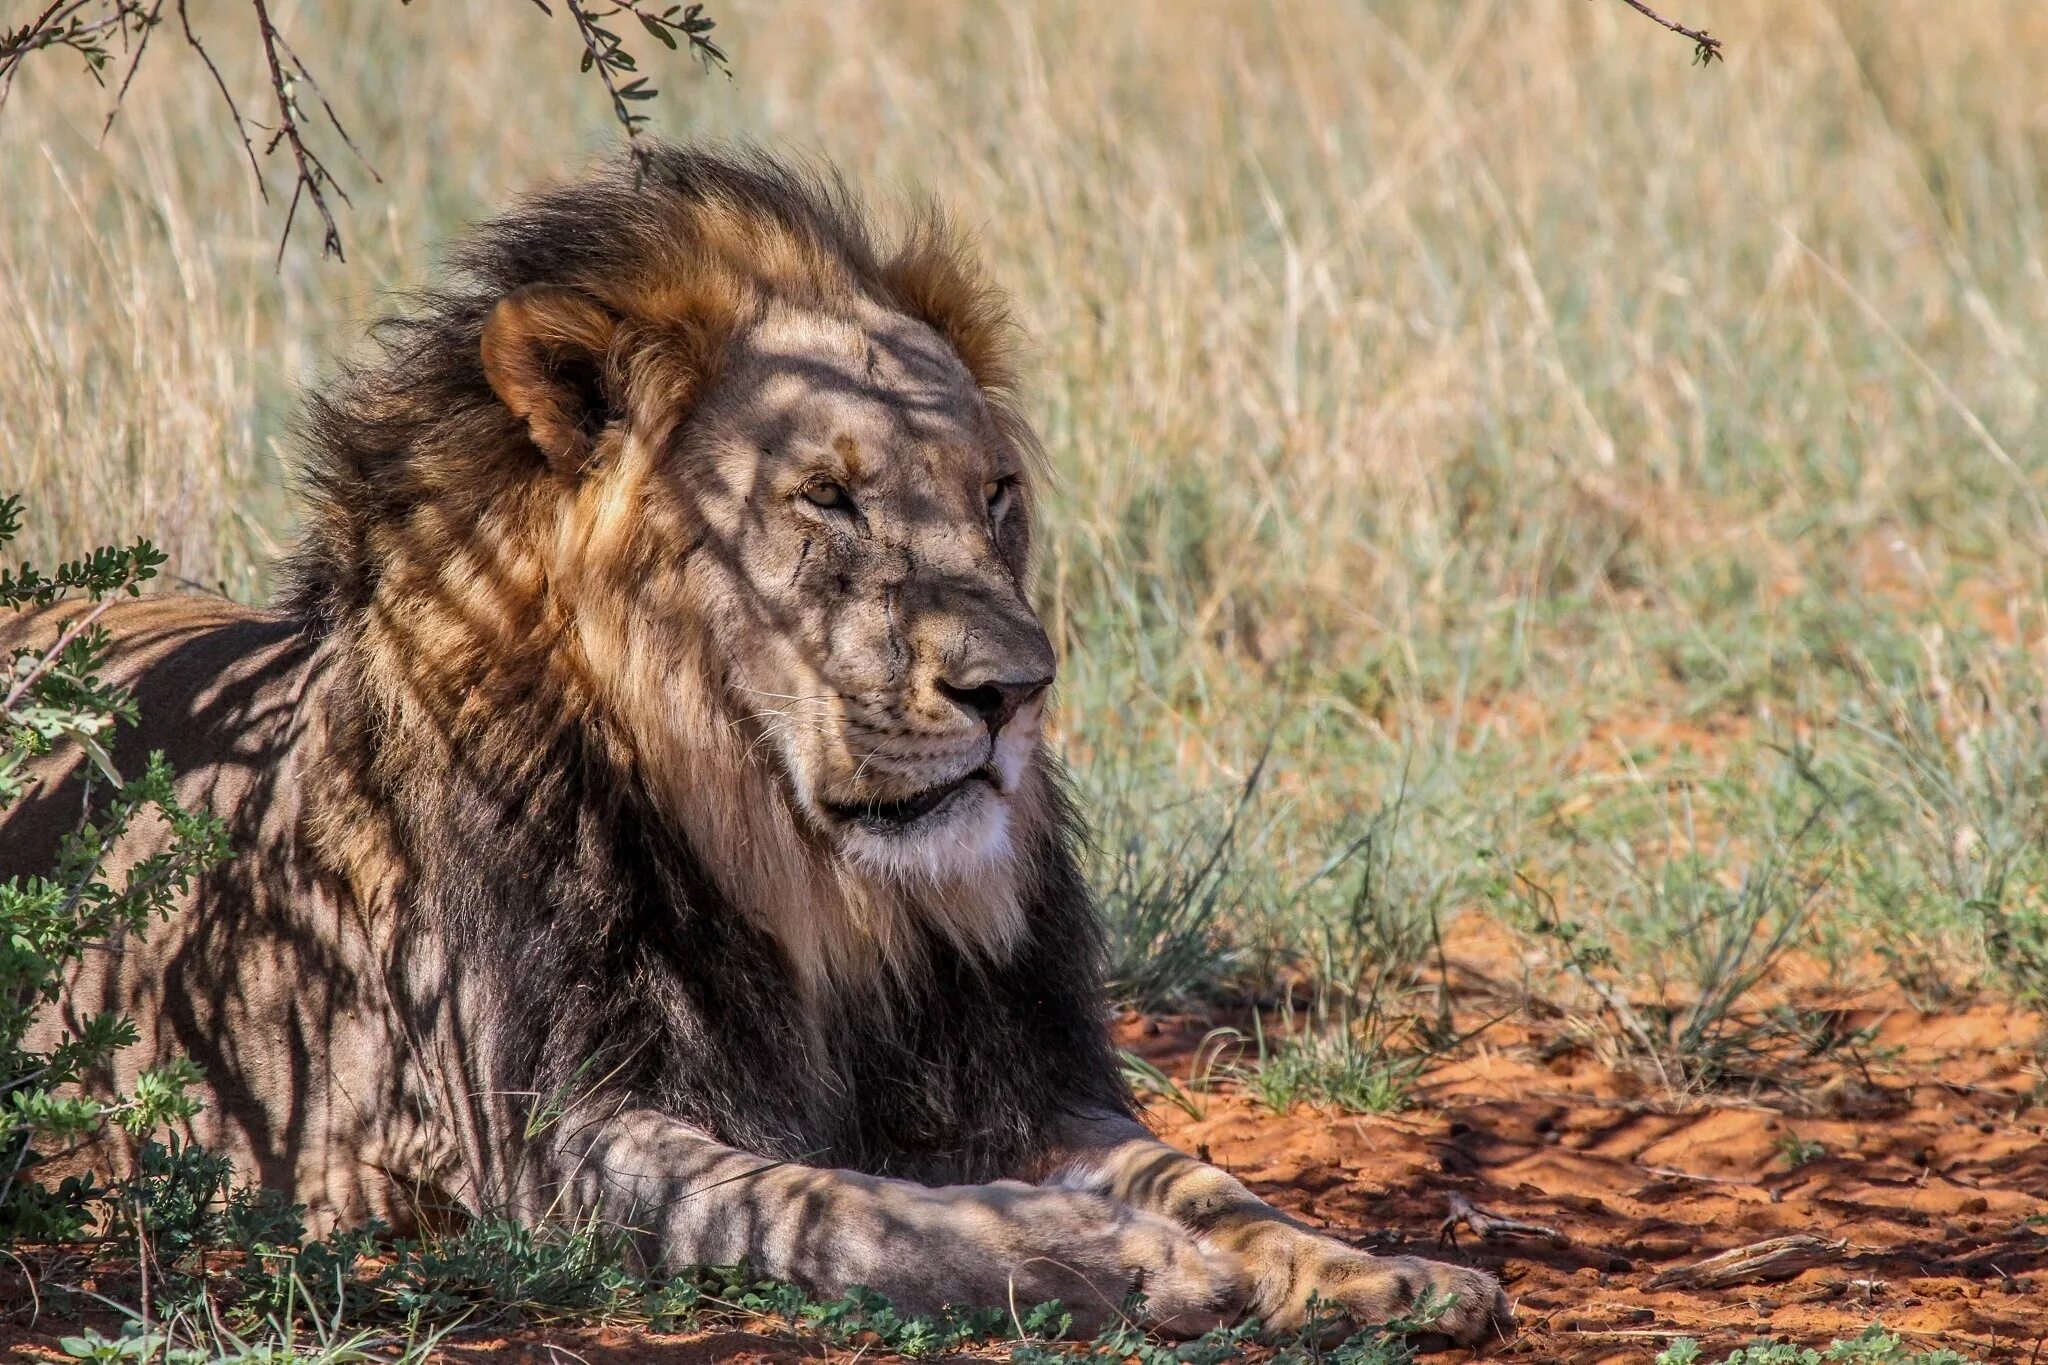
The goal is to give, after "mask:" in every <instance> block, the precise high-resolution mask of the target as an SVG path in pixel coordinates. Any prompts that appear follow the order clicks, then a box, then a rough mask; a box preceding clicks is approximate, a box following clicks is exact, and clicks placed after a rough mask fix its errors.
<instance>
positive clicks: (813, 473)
mask: <svg viewBox="0 0 2048 1365" xmlns="http://www.w3.org/2000/svg"><path fill="white" fill-rule="evenodd" d="M682 441H683V445H684V448H683V449H680V450H677V451H674V452H673V453H672V456H671V458H670V459H669V460H668V461H667V464H668V467H669V468H670V469H671V470H672V471H673V478H674V479H675V481H676V483H677V484H678V485H679V491H680V493H681V495H682V496H683V497H684V498H685V499H686V500H687V502H688V503H689V504H690V505H691V506H692V507H694V508H695V510H696V514H697V516H698V517H699V518H700V519H701V532H700V534H701V536H702V542H701V543H700V544H699V545H697V546H696V547H695V548H694V550H693V553H692V555H691V569H690V572H689V596H690V597H691V598H692V599H693V601H692V603H691V606H690V609H691V611H692V613H693V614H695V615H697V616H698V617H699V619H700V620H701V621H702V622H703V623H704V624H705V626H707V627H708V628H710V629H712V630H714V631H716V632H717V637H718V638H717V644H716V648H717V652H718V653H719V655H720V656H721V657H722V658H723V659H724V661H725V663H726V666H727V670H728V675H727V685H728V688H729V690H730V693H731V694H732V698H733V700H734V702H735V704H736V707H737V712H738V716H739V718H740V723H742V724H743V725H745V726H746V727H748V729H749V730H750V731H752V732H754V733H756V734H758V736H759V738H760V743H761V745H762V747H764V748H765V749H767V750H768V751H769V752H770V753H772V755H773V757H774V758H775V760H776V762H777V763H778V765H779V767H780V769H781V774H782V777H783V779H784V780H785V781H786V782H787V784H788V788H789V793H790V795H791V796H792V798H793V800H794V803H795V804H796V806H797V807H798V809H799V810H800V811H801V812H802V813H803V815H804V816H805V817H806V818H807V819H808V820H809V821H810V822H811V823H812V824H813V825H814V827H815V828H816V830H817V831H819V832H820V833H822V834H823V835H824V836H825V837H827V838H829V839H831V840H833V841H835V842H836V843H837V844H838V845H839V847H840V848H842V849H843V850H844V851H845V852H846V853H847V854H848V855H850V856H851V857H853V858H854V859H856V860H857V861H859V862H861V863H863V864H866V865H869V866H871V867H874V868H877V869H889V870H897V871H911V870H923V871H928V872H931V873H935V874H937V873H954V874H957V873H960V872H963V871H968V870H971V869H972V868H973V867H975V866H976V865H979V864H982V863H985V862H987V861H988V860H990V859H992V858H996V857H1000V856H1002V855H1003V854H1005V853H1006V852H1007V851H1008V849H1007V844H1008V823H1009V821H1008V816H1009V809H1010V806H1011V803H1012V802H1014V801H1017V800H1020V799H1030V798H1031V796H1032V795H1033V793H1030V792H1029V791H1028V790H1027V789H1028V788H1029V786H1030V785H1031V784H1033V783H1035V782H1037V781H1040V780H1041V777H1040V774H1039V770H1038V765H1037V764H1036V763H1035V762H1034V758H1035V756H1036V752H1037V748H1038V744H1039V718H1040V710H1041V707H1042V704H1043V700H1044V696H1045V692H1046V689H1047V688H1048V687H1050V686H1051V684H1052V681H1053V667H1054V664H1053V654H1052V648H1051V646H1050V644H1049V643H1048V641H1047V639H1046V634H1045V631H1044V629H1043V628H1042V626H1041V625H1040V623H1039V621H1038V618H1037V616H1036V614H1035V613H1034V612H1033V610H1032V608H1031V604H1030V602H1029V600H1028V598H1027V597H1026V593H1025V586H1024V584H1025V574H1026V565H1027V561H1028V555H1029V543H1030V517H1031V509H1030V499H1029V489H1028V488H1027V487H1026V485H1025V477H1026V470H1025V468H1024V465H1023V463H1022V459H1021V453H1020V452H1019V451H1018V450H1016V449H1015V448H1014V445H1013V443H1012V442H1011V441H1010V440H1009V439H1007V437H1006V435H1005V433H1004V432H1003V431H1002V429H1001V427H1000V425H999V424H998V423H997V421H996V420H995V418H994V416H993V414H992V413H991V412H990V410H989V407H988V404H987V402H986V401H985V400H984V399H983V397H982V395H981V392H980V390H979V389H978V388H977V386H976V385H975V383H974V380H973V379H972V378H971V376H970V375H969V374H968V372H967V370H966V368H965V367H964V366H963V365H962V363H961V362H960V360H959V358H958V357H957V356H956V355H955V354H954V352H953V351H952V349H951V348H950V347H949V346H947V345H946V344H945V342H944V341H942V340H941V339H940V337H939V336H938V334H937V333H935V332H934V331H932V329H931V328H929V327H927V326H925V325H923V324H922V323H918V322H915V321H913V320H911V319H908V318H906V317H903V316H901V315H900V314H890V313H887V312H884V311H882V310H879V309H875V310H872V311H870V312H868V314H867V315H866V316H862V317H859V318H855V319H844V318H828V317H823V316H819V315H816V314H808V315H807V314H803V313H798V312H793V311H784V312H778V313H775V314H771V315H770V316H769V317H768V318H767V319H765V320H764V321H762V322H760V323H759V324H757V325H756V326H754V327H753V328H751V329H750V330H749V331H748V332H747V333H745V334H744V335H742V336H741V337H739V338H736V339H735V341H734V342H733V343H732V346H731V349H730V351H729V352H728V356H727V359H726V362H725V364H724V366H723V368H722V370H721V374H720V378H719V380H718V382H717V384H716V385H715V386H714V387H713V388H712V390H711V392H710V393H709V394H708V395H707V396H706V398H705V400H704V401H703V403H702V404H701V406H700V407H699V409H698V411H697V415H696V417H695V419H694V420H693V421H692V422H691V423H690V424H689V426H688V428H687V429H686V434H685V435H684V437H683V438H682Z"/></svg>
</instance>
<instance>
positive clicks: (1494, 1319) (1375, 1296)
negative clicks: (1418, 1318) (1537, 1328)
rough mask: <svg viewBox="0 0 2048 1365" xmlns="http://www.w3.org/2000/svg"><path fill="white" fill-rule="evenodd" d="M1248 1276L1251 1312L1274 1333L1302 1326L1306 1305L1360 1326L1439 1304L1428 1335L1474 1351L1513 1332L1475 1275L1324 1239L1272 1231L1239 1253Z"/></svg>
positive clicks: (1490, 1289)
mask: <svg viewBox="0 0 2048 1365" xmlns="http://www.w3.org/2000/svg"><path fill="white" fill-rule="evenodd" d="M1241 1254H1242V1255H1243V1257H1244V1260H1245V1263H1246V1267H1247V1270H1248V1271H1249V1273H1250V1274H1251V1276H1252V1281H1253V1284H1252V1303H1253V1309H1254V1311H1255V1312H1257V1313H1258V1315H1259V1317H1260V1318H1261V1319H1262V1320H1263V1321H1264V1322H1265V1323H1266V1325H1267V1326H1268V1327H1273V1328H1277V1329H1281V1330H1286V1329H1291V1328H1297V1327H1300V1326H1301V1325H1302V1324H1304V1323H1305V1322H1307V1321H1308V1318H1309V1312H1310V1303H1311V1300H1314V1301H1315V1303H1316V1304H1317V1305H1318V1306H1319V1307H1318V1311H1321V1312H1325V1313H1329V1312H1334V1313H1337V1314H1340V1315H1342V1316H1343V1317H1345V1318H1348V1319H1349V1320H1350V1321H1351V1322H1353V1323H1355V1324H1358V1325H1360V1326H1364V1325H1367V1324H1372V1323H1384V1322H1391V1321H1393V1320H1394V1319H1396V1318H1401V1317H1406V1316H1408V1315H1409V1314H1411V1313H1412V1312H1413V1311H1414V1310H1415V1309H1416V1307H1417V1306H1418V1305H1425V1301H1426V1303H1428V1304H1436V1305H1444V1304H1446V1303H1448V1306H1447V1307H1444V1308H1443V1310H1442V1313H1441V1316H1439V1317H1437V1318H1436V1319H1435V1321H1433V1322H1431V1323H1430V1324H1429V1328H1428V1329H1429V1330H1431V1331H1436V1332H1442V1333H1443V1334H1444V1335H1446V1336H1448V1337H1450V1338H1451V1339H1452V1340H1454V1341H1456V1342H1458V1343H1459V1344H1461V1345H1465V1346H1477V1345H1480V1344H1482V1343H1484V1342H1487V1341H1491V1340H1494V1339H1495V1338H1499V1337H1506V1336H1507V1335H1509V1334H1510V1333H1511V1332H1512V1331H1513V1330H1514V1314H1513V1312H1512V1311H1511V1310H1510V1308H1509V1307H1508V1297H1507V1295H1506V1294H1504V1293H1502V1292H1501V1287H1500V1283H1499V1281H1497V1280H1495V1279H1494V1278H1493V1276H1491V1275H1488V1274H1487V1273H1486V1272H1484V1271H1481V1270H1468V1269H1466V1268H1465V1267H1463V1266H1455V1265H1445V1264H1443V1263H1442V1262H1440V1261H1425V1260H1422V1259H1420V1258H1418V1257H1414V1256H1368V1255H1366V1254H1365V1253H1364V1252H1362V1251H1358V1250H1356V1249H1354V1248H1352V1247H1348V1246H1346V1245H1344V1244H1343V1243H1342V1242H1339V1241H1336V1240H1335V1239H1333V1238H1329V1237H1319V1236H1317V1235H1315V1234H1314V1233H1308V1232H1302V1231H1300V1230H1299V1229H1296V1228H1290V1227H1285V1226H1277V1225H1276V1226H1272V1227H1268V1228H1265V1229H1261V1230H1260V1235H1258V1236H1257V1237H1255V1238H1253V1239H1251V1240H1250V1242H1249V1244H1248V1245H1246V1246H1245V1247H1243V1248H1242V1249H1241Z"/></svg>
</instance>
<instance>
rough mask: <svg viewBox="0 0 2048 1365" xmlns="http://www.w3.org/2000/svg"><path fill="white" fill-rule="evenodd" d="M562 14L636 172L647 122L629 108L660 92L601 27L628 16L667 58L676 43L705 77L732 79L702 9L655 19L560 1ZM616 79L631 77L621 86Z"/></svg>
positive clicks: (543, 5) (583, 1) (538, 3)
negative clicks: (565, 12)
mask: <svg viewBox="0 0 2048 1365" xmlns="http://www.w3.org/2000/svg"><path fill="white" fill-rule="evenodd" d="M533 3H534V5H535V7H537V8H538V9H539V10H540V12H541V13H543V14H546V15H549V16H552V15H553V14H554V11H553V10H552V9H550V8H548V0H533ZM562 6H563V8H565V9H567V10H568V11H569V17H570V19H572V20H573V21H574V22H575V24H576V34H577V36H578V37H579V38H581V39H582V40H583V63H582V69H583V70H584V71H595V72H597V77H598V80H600V81H601V82H603V84H604V91H605V94H606V95H607V96H608V97H609V98H610V99H611V102H612V117H613V118H614V119H616V120H618V124H619V127H621V128H622V129H624V130H625V133H626V141H627V145H628V146H630V147H631V148H632V152H633V162H634V164H635V165H636V166H637V167H639V168H640V169H641V170H645V169H646V166H647V149H646V147H645V145H644V144H642V143H641V141H640V128H641V125H642V124H644V123H646V122H647V115H645V114H643V113H640V112H639V111H638V110H636V109H635V108H634V107H633V106H634V105H635V104H637V103H640V102H643V101H646V100H651V99H653V98H654V97H655V95H656V94H658V93H659V92H658V91H656V90H655V88H654V87H653V86H651V85H649V84H648V83H647V78H646V77H645V76H642V75H639V74H637V73H638V72H639V69H640V67H639V63H638V62H637V61H636V60H635V59H634V57H633V54H632V53H631V52H629V51H628V50H627V49H626V45H625V41H624V40H623V39H622V38H620V37H619V35H618V34H616V33H614V32H612V31H611V30H610V29H608V28H606V27H605V26H604V25H605V23H606V22H608V21H611V20H614V19H617V18H618V17H619V16H620V15H630V16H631V17H632V18H633V19H635V20H636V21H638V22H639V24H640V27H642V28H643V29H645V30H647V32H648V34H649V36H651V37H653V38H654V39H655V40H656V41H657V42H659V43H660V44H661V45H662V46H664V47H666V48H667V49H668V50H669V51H671V52H676V51H679V50H680V47H681V45H679V44H678V43H677V41H676V40H677V39H678V38H681V39H682V40H683V43H686V44H688V46H689V49H690V51H691V52H692V53H693V54H694V55H695V56H696V58H697V60H698V61H700V62H702V63H703V64H704V69H705V70H707V71H709V70H712V69H714V68H716V69H718V70H721V71H725V72H726V74H727V75H731V74H732V73H731V71H730V70H729V69H728V68H727V67H726V58H725V53H724V51H722V50H721V49H720V48H719V46H718V44H717V43H714V42H713V41H711V30H712V28H713V27H714V24H713V22H712V20H710V19H709V18H706V17H705V15H704V6H702V5H701V4H694V5H690V6H689V7H688V8H685V7H683V6H682V5H670V6H669V7H668V8H667V9H665V10H662V11H660V12H659V13H657V12H656V11H655V10H654V9H653V8H652V7H651V6H646V5H641V4H638V3H636V0H620V3H619V4H617V5H615V6H613V7H612V8H610V9H593V8H592V7H591V6H590V4H589V3H588V0H562ZM621 77H630V78H631V79H628V80H626V81H625V82H624V83H623V84H621V83H620V79H621Z"/></svg>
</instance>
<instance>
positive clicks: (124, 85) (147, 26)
mask: <svg viewBox="0 0 2048 1365" xmlns="http://www.w3.org/2000/svg"><path fill="white" fill-rule="evenodd" d="M163 13H164V0H155V3H154V4H152V5H151V6H150V7H149V13H148V14H146V15H141V16H139V17H138V19H137V21H136V22H137V24H138V25H139V26H140V28H141V30H142V36H141V37H140V38H139V39H137V40H136V43H135V55H134V56H132V57H130V58H129V59H128V71H127V74H126V75H124V76H122V77H121V85H120V88H119V89H117V90H115V91H114V104H113V107H112V108H110V109H108V110H107V121H106V122H105V123H102V124H101V125H100V136H101V137H105V136H106V135H107V134H108V133H109V132H111V131H112V130H113V127H114V118H115V116H116V115H118V114H119V113H120V112H121V105H122V104H123V103H124V102H125V101H126V100H127V98H128V87H129V86H131V85H133V84H134V83H135V73H136V72H137V71H138V70H140V69H141V67H142V54H143V53H145V52H147V51H149V35H150V34H152V33H154V32H156V25H157V21H158V20H159V19H161V18H163Z"/></svg>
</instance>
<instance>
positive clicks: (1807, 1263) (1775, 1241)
mask: <svg viewBox="0 0 2048 1365" xmlns="http://www.w3.org/2000/svg"><path fill="white" fill-rule="evenodd" d="M1848 1245H1849V1244H1848V1242H1847V1241H1840V1242H1831V1241H1828V1240H1827V1239H1826V1238H1824V1237H1809V1236H1807V1235H1806V1234H1805V1233H1795V1234H1793V1235H1792V1236H1790V1237H1772V1238H1770V1239H1768V1240H1766V1241H1762V1242H1755V1243H1752V1244H1751V1245H1749V1246H1746V1247H1737V1248H1735V1249H1734V1250H1733V1251H1724V1252H1722V1253H1721V1254H1720V1255H1718V1256H1709V1257H1707V1258H1706V1259H1705V1260H1704V1261H1695V1262H1694V1263H1693V1264H1691V1265H1687V1266H1679V1267H1677V1268H1675V1269H1672V1270H1667V1271H1664V1272H1663V1273H1662V1274H1660V1275H1655V1276H1652V1277H1651V1279H1650V1283H1649V1285H1648V1287H1649V1288H1651V1289H1726V1288H1728V1287H1729V1286H1730V1285H1738V1284H1747V1283H1749V1282H1750V1281H1752V1280H1789V1279H1791V1278H1792V1277H1793V1276H1794V1275H1797V1274H1798V1273H1799V1272H1800V1271H1802V1270H1809V1269H1811V1268H1812V1267H1814V1266H1817V1265H1825V1264H1827V1263H1829V1262H1830V1261H1833V1260H1834V1259H1835V1258H1836V1257H1837V1256H1839V1255H1840V1254H1841V1252H1842V1250H1843V1248H1845V1247H1847V1246H1848Z"/></svg>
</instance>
